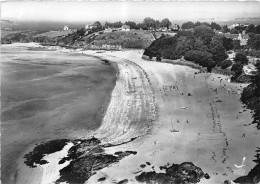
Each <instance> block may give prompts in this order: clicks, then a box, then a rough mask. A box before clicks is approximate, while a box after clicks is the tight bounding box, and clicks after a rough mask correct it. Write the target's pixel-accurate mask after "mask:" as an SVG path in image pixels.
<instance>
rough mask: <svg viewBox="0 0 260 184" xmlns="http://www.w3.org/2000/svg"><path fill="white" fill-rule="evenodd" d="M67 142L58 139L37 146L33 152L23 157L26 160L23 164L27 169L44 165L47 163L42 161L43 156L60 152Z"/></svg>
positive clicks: (66, 140)
mask: <svg viewBox="0 0 260 184" xmlns="http://www.w3.org/2000/svg"><path fill="white" fill-rule="evenodd" d="M68 141H69V140H68V139H58V140H52V141H49V142H47V143H42V144H40V145H37V146H36V147H35V148H34V149H33V151H31V152H30V153H28V154H26V155H25V156H24V158H26V160H25V162H24V163H25V164H26V165H27V166H29V167H36V164H40V165H43V164H46V163H48V162H47V161H46V160H42V158H43V157H44V156H45V154H51V153H55V152H57V151H61V150H62V149H63V147H64V146H65V145H66V144H67V142H68Z"/></svg>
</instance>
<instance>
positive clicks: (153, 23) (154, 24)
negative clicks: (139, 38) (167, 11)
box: [104, 17, 172, 30]
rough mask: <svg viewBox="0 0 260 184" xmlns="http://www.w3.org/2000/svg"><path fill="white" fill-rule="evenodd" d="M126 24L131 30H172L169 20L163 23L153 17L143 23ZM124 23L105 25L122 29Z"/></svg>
mask: <svg viewBox="0 0 260 184" xmlns="http://www.w3.org/2000/svg"><path fill="white" fill-rule="evenodd" d="M124 24H126V25H128V26H130V28H131V29H143V30H148V29H155V28H161V27H166V28H167V29H169V28H170V26H171V24H172V23H171V21H170V20H169V19H168V18H165V19H163V20H161V21H159V20H154V19H153V18H151V17H146V18H145V19H144V20H143V22H142V23H138V24H137V23H135V22H133V21H126V22H125V23H124ZM122 25H123V23H122V22H121V21H119V22H114V23H109V22H106V23H105V25H104V26H105V27H106V28H107V27H112V28H120V27H122Z"/></svg>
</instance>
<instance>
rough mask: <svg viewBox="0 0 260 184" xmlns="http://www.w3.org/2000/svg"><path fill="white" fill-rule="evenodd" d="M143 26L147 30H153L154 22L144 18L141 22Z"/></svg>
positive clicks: (151, 19)
mask: <svg viewBox="0 0 260 184" xmlns="http://www.w3.org/2000/svg"><path fill="white" fill-rule="evenodd" d="M143 24H144V25H145V26H146V27H148V28H155V20H154V19H153V18H150V17H146V18H145V19H144V20H143Z"/></svg>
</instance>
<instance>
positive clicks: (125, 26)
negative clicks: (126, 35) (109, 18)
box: [121, 24, 130, 31]
mask: <svg viewBox="0 0 260 184" xmlns="http://www.w3.org/2000/svg"><path fill="white" fill-rule="evenodd" d="M121 30H122V31H130V26H128V25H125V24H124V25H122V27H121Z"/></svg>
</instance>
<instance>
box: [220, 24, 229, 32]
mask: <svg viewBox="0 0 260 184" xmlns="http://www.w3.org/2000/svg"><path fill="white" fill-rule="evenodd" d="M229 31H230V30H229V29H228V26H227V25H224V26H223V27H222V32H223V33H228V32H229Z"/></svg>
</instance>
